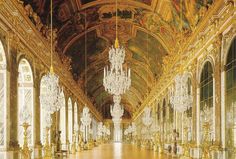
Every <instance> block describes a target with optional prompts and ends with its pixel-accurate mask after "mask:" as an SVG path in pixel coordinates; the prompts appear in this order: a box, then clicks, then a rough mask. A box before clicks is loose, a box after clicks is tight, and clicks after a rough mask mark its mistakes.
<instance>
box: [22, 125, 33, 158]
mask: <svg viewBox="0 0 236 159" xmlns="http://www.w3.org/2000/svg"><path fill="white" fill-rule="evenodd" d="M21 126H22V127H23V128H24V144H23V147H22V148H21V155H22V158H24V159H30V158H31V157H30V156H31V152H32V151H31V150H30V149H29V147H28V134H27V129H28V127H29V126H30V125H29V124H28V123H27V122H24V123H23V124H22V125H21Z"/></svg>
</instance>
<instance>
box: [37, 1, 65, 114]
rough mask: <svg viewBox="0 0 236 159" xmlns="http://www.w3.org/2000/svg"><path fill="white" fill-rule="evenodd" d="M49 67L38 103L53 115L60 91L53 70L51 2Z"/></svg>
mask: <svg viewBox="0 0 236 159" xmlns="http://www.w3.org/2000/svg"><path fill="white" fill-rule="evenodd" d="M50 40H51V67H50V72H49V73H48V74H46V75H44V76H43V78H44V79H45V83H44V92H42V94H41V95H40V103H41V105H42V106H43V109H45V110H46V111H47V113H50V114H53V113H54V112H56V111H58V110H59V109H60V107H61V104H60V102H61V101H60V98H61V93H62V92H61V89H60V86H59V77H58V76H57V75H56V74H55V72H54V70H53V62H52V61H53V60H52V55H53V29H52V1H51V39H50Z"/></svg>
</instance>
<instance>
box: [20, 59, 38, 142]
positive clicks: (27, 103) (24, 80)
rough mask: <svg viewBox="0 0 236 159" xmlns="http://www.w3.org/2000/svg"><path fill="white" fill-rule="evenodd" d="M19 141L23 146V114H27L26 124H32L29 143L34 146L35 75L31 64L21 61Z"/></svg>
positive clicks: (29, 131) (29, 130) (24, 60)
mask: <svg viewBox="0 0 236 159" xmlns="http://www.w3.org/2000/svg"><path fill="white" fill-rule="evenodd" d="M18 73H19V74H18V141H19V144H20V146H22V145H23V139H24V138H23V136H24V135H23V128H22V126H21V125H22V124H23V122H24V119H23V118H22V114H23V113H24V114H25V113H27V114H28V117H27V119H26V122H27V123H28V124H30V127H29V128H28V143H29V145H30V146H33V127H34V122H33V117H34V112H33V74H32V69H31V67H30V64H29V62H28V61H27V60H26V59H21V60H20V63H19V66H18Z"/></svg>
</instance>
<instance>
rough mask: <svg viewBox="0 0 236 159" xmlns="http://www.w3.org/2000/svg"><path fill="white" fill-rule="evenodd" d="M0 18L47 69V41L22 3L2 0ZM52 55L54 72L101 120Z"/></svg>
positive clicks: (99, 115) (48, 64) (48, 49)
mask: <svg viewBox="0 0 236 159" xmlns="http://www.w3.org/2000/svg"><path fill="white" fill-rule="evenodd" d="M0 19H1V21H2V22H3V25H4V24H5V25H6V26H7V28H9V31H10V30H11V31H12V32H13V34H14V36H16V37H18V38H19V39H20V43H21V44H20V45H22V44H23V46H24V49H23V50H22V51H23V53H28V54H33V55H34V56H35V57H36V58H38V59H39V60H40V61H41V62H42V63H43V65H45V66H46V67H47V68H48V69H49V67H50V60H49V59H50V58H48V57H49V52H50V45H49V42H48V41H47V40H46V39H44V38H43V37H42V36H41V34H40V33H39V32H38V31H37V30H36V28H35V26H34V25H33V24H32V22H31V21H30V20H29V18H28V17H27V16H26V15H25V10H24V7H23V5H22V3H20V2H18V1H9V2H7V3H6V2H3V3H2V4H1V7H0ZM2 22H1V23H2ZM27 50H28V51H27ZM53 56H54V68H55V72H56V73H57V74H58V75H59V77H60V79H61V82H62V83H63V85H64V86H65V87H67V88H68V89H70V90H71V91H72V92H73V94H74V95H75V96H76V97H77V98H78V99H79V100H80V101H81V102H82V103H83V104H85V103H86V104H87V106H88V107H89V108H90V110H91V112H92V113H93V114H94V115H95V116H96V118H97V120H99V121H101V120H102V116H101V114H99V112H97V111H96V109H95V108H94V107H93V105H92V103H91V102H90V101H89V99H88V98H87V97H86V96H85V95H84V93H83V92H82V90H81V88H80V87H79V86H78V85H77V84H76V82H75V81H74V80H73V78H72V75H71V74H70V73H69V72H68V71H67V70H66V68H64V67H63V64H62V63H61V61H60V58H59V57H58V54H56V53H54V55H53Z"/></svg>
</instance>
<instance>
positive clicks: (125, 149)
mask: <svg viewBox="0 0 236 159" xmlns="http://www.w3.org/2000/svg"><path fill="white" fill-rule="evenodd" d="M77 158H78V159H172V157H167V156H165V155H163V156H159V155H158V153H156V152H153V151H150V150H144V149H140V148H138V147H136V146H134V145H130V144H121V143H112V144H103V145H100V146H98V147H95V148H93V149H92V150H88V151H82V152H78V153H77V154H76V155H70V157H69V159H77Z"/></svg>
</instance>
